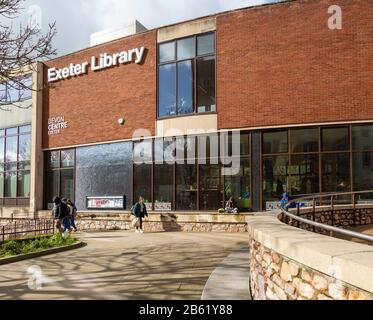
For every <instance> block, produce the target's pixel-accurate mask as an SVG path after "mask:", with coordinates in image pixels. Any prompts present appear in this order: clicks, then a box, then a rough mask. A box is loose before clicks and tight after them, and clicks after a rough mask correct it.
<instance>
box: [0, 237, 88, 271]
mask: <svg viewBox="0 0 373 320" xmlns="http://www.w3.org/2000/svg"><path fill="white" fill-rule="evenodd" d="M85 245H86V244H85V243H84V242H82V241H79V242H78V243H74V244H71V245H68V246H62V247H57V248H51V249H47V250H42V251H38V252H32V253H26V254H20V255H17V256H12V257H6V258H1V259H0V265H5V264H10V263H14V262H19V261H22V260H28V259H34V258H39V257H42V256H46V255H51V254H55V253H60V252H65V251H69V250H74V249H79V248H81V247H83V246H85Z"/></svg>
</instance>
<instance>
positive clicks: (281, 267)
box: [250, 239, 373, 300]
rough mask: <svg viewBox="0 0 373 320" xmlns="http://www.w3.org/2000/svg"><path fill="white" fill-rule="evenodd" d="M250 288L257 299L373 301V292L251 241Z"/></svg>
mask: <svg viewBox="0 0 373 320" xmlns="http://www.w3.org/2000/svg"><path fill="white" fill-rule="evenodd" d="M250 288H251V294H252V296H253V298H254V299H256V300H373V294H372V293H369V292H366V291H364V290H361V289H359V288H356V287H353V286H350V285H348V284H347V283H344V282H342V281H340V280H336V279H335V278H332V277H330V276H328V275H326V274H323V273H321V272H319V271H317V270H314V269H311V268H309V267H307V266H304V265H302V264H300V263H298V262H296V261H293V260H290V259H288V258H287V257H285V256H282V255H280V254H278V253H277V252H275V251H274V250H271V249H269V248H266V247H265V246H263V245H262V244H261V243H260V242H258V241H255V240H254V239H251V240H250Z"/></svg>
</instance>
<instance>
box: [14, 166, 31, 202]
mask: <svg viewBox="0 0 373 320" xmlns="http://www.w3.org/2000/svg"><path fill="white" fill-rule="evenodd" d="M17 192H18V197H22V198H29V197H30V171H19V172H18V191H17Z"/></svg>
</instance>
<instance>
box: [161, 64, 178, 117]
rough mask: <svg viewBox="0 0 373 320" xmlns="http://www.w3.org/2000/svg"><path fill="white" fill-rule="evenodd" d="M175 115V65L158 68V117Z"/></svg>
mask: <svg viewBox="0 0 373 320" xmlns="http://www.w3.org/2000/svg"><path fill="white" fill-rule="evenodd" d="M170 115H176V64H175V63H172V64H167V65H163V66H159V72H158V116H159V117H164V116H170Z"/></svg>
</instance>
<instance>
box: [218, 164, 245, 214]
mask: <svg viewBox="0 0 373 320" xmlns="http://www.w3.org/2000/svg"><path fill="white" fill-rule="evenodd" d="M230 197H233V199H234V200H235V202H236V203H237V206H238V208H239V209H240V211H247V210H248V209H250V208H251V194H250V164H249V159H241V160H240V168H239V170H238V172H232V175H225V176H224V198H225V201H228V199H229V198H230ZM224 205H225V204H224Z"/></svg>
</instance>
